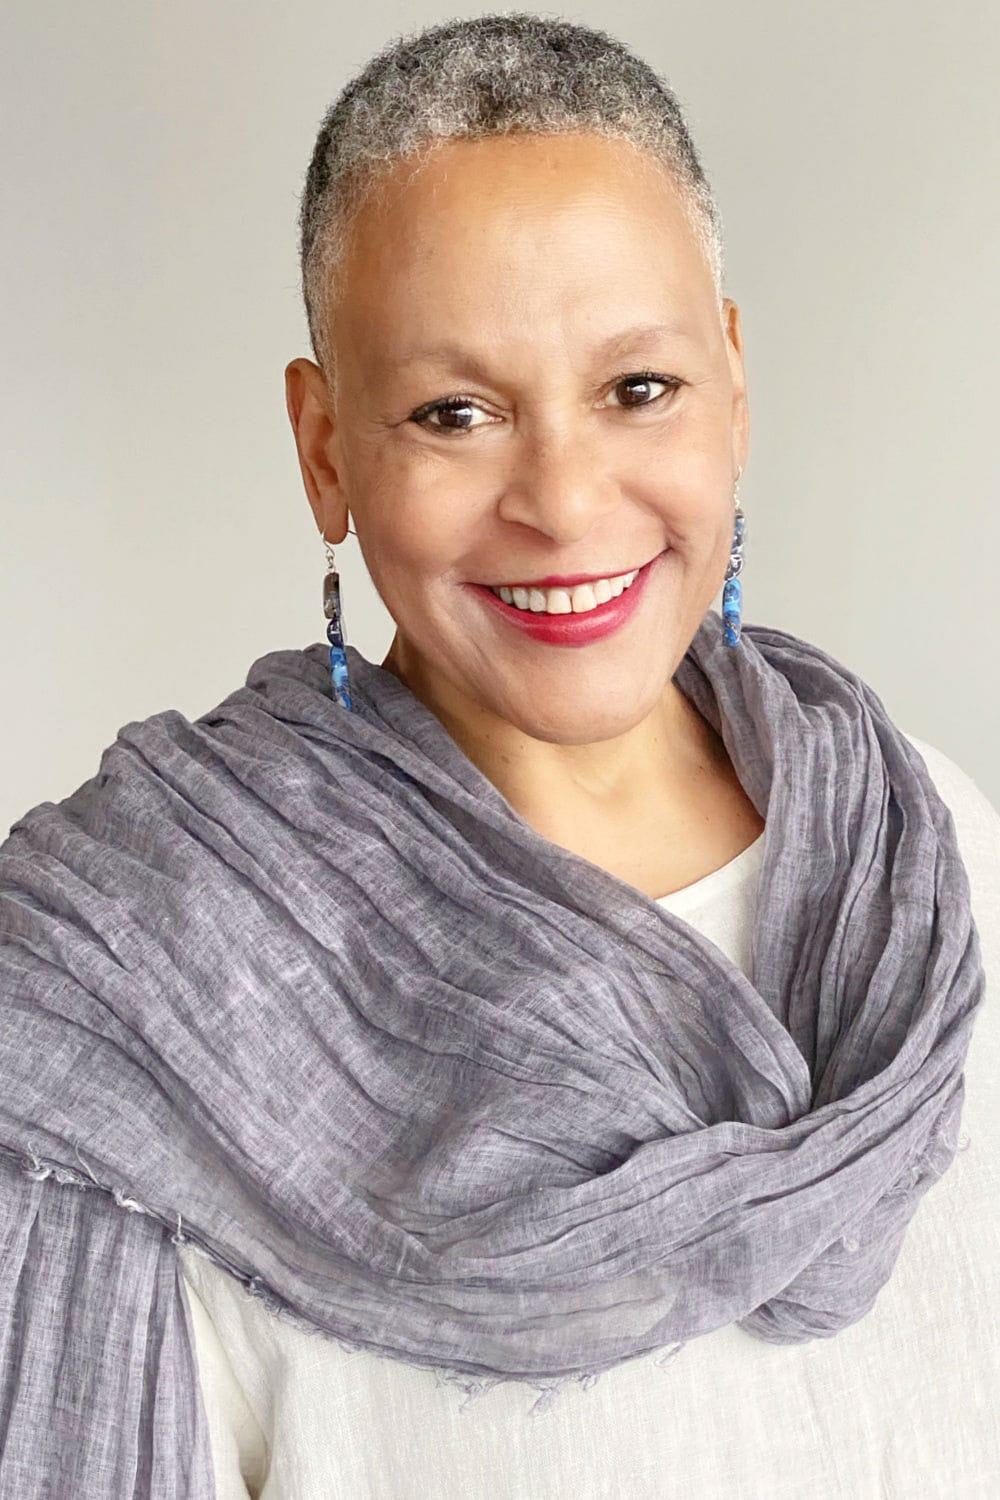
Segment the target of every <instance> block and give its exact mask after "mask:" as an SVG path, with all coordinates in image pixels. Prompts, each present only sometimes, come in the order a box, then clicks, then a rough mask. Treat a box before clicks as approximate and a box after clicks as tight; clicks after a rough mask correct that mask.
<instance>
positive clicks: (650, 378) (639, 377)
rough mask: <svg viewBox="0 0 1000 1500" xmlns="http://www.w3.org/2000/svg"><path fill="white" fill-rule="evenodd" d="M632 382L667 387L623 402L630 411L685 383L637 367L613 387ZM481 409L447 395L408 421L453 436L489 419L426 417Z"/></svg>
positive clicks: (464, 398)
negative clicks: (435, 419) (437, 419)
mask: <svg viewBox="0 0 1000 1500" xmlns="http://www.w3.org/2000/svg"><path fill="white" fill-rule="evenodd" d="M634 384H640V385H645V386H648V385H662V386H665V387H666V390H665V391H664V392H663V393H662V394H661V395H659V396H653V397H652V399H651V400H649V401H628V402H625V403H624V407H623V409H624V410H625V411H629V410H632V409H634V408H637V407H642V406H652V405H653V404H654V402H656V401H662V400H663V396H664V395H666V394H667V392H673V391H675V390H677V389H678V387H679V386H682V385H683V384H684V382H683V381H682V380H678V379H677V377H676V376H675V375H660V374H658V373H657V372H656V371H655V370H638V371H629V372H626V373H625V374H624V375H619V376H618V378H617V380H616V381H615V383H614V386H613V387H612V389H615V388H616V387H617V386H620V385H634ZM482 409H483V408H482V407H481V406H479V405H477V403H476V402H475V401H474V400H473V399H472V397H471V396H461V395H457V396H446V397H444V398H443V399H442V400H440V401H429V402H428V403H427V405H426V406H419V407H418V408H417V410H416V411H415V412H412V413H411V415H410V417H409V419H408V420H409V421H411V422H413V423H415V424H416V426H418V427H429V428H430V430H431V431H432V432H439V433H441V434H442V435H443V436H445V437H453V436H455V435H457V434H461V433H463V432H471V431H472V430H473V428H474V426H475V425H480V426H485V427H489V426H491V425H492V424H491V423H490V422H489V421H487V422H484V423H480V424H474V423H472V422H471V421H468V422H465V421H463V422H458V423H454V424H452V423H448V422H445V423H439V422H431V421H429V420H428V418H430V417H432V416H433V415H434V414H435V413H437V412H441V414H442V415H443V416H451V415H453V414H455V413H457V412H466V411H468V412H473V411H482Z"/></svg>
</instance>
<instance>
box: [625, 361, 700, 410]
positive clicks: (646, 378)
mask: <svg viewBox="0 0 1000 1500" xmlns="http://www.w3.org/2000/svg"><path fill="white" fill-rule="evenodd" d="M683 383H684V382H683V381H681V380H678V379H677V377H676V376H675V375H659V374H657V372H656V371H655V370H637V371H635V372H633V373H626V374H624V375H619V377H618V379H617V380H616V381H615V383H614V385H613V386H612V390H615V389H617V387H618V386H620V385H636V384H638V385H647V386H648V385H664V386H666V387H667V390H668V391H675V390H677V388H678V386H680V385H683ZM665 394H666V392H664V393H663V394H662V395H659V396H654V397H653V398H652V400H650V401H627V402H625V410H626V411H628V410H630V409H632V408H634V407H639V406H652V405H653V403H654V402H656V401H662V400H663V395H665Z"/></svg>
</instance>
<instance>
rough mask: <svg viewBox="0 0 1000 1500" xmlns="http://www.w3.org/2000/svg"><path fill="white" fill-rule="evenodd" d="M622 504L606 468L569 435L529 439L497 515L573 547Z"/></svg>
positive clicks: (571, 434) (614, 482)
mask: <svg viewBox="0 0 1000 1500" xmlns="http://www.w3.org/2000/svg"><path fill="white" fill-rule="evenodd" d="M620 504H621V496H620V494H619V491H618V486H617V483H616V481H615V479H614V478H613V477H612V476H611V475H610V474H609V473H607V472H606V466H605V464H603V463H602V462H601V460H600V458H599V456H598V455H597V454H596V453H595V452H594V450H593V449H592V448H591V447H590V446H589V445H588V444H587V443H586V442H585V441H583V440H581V438H580V436H579V434H578V433H577V432H567V433H565V434H560V435H559V436H552V435H551V434H548V435H546V436H545V437H538V438H535V439H534V440H528V439H526V440H525V443H524V445H523V447H522V449H521V452H520V454H519V457H518V461H517V463H516V465H515V466H514V468H513V469H512V471H511V472H509V474H508V476H507V479H506V482H505V484H504V487H503V492H502V494H501V496H500V500H499V502H498V505H497V514H498V515H499V517H500V519H501V520H503V521H508V522H513V523H515V524H519V525H521V526H530V527H531V528H532V529H533V530H534V531H540V532H543V533H544V534H545V535H546V536H549V537H551V538H552V539H553V541H558V542H571V541H573V540H574V539H576V538H577V537H582V536H585V535H586V534H587V533H588V532H589V531H590V529H591V528H592V527H593V526H595V525H596V524H597V523H598V522H600V520H601V519H602V518H603V517H604V516H606V515H608V514H610V513H611V512H612V511H614V510H616V509H617V508H618V506H619V505H620Z"/></svg>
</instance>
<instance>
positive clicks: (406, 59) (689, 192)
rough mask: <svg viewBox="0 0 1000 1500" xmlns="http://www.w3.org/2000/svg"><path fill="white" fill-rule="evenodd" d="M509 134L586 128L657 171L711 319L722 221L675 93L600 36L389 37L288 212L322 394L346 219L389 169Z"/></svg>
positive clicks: (469, 33)
mask: <svg viewBox="0 0 1000 1500" xmlns="http://www.w3.org/2000/svg"><path fill="white" fill-rule="evenodd" d="M514 131H521V132H528V133H531V134H565V133H569V132H577V131H590V132H594V133H595V134H600V135H603V136H608V137H612V138H614V139H616V140H620V141H624V142H626V143H629V144H631V145H632V146H634V147H635V148H636V149H637V150H638V151H639V152H640V153H646V154H647V155H651V156H653V157H655V158H656V159H657V160H658V161H659V162H660V163H661V164H662V165H663V166H665V167H666V168H667V170H668V171H669V172H670V173H671V179H672V181H673V183H674V185H675V187H676V189H677V192H678V194H679V196H680V199H681V202H682V204H683V206H684V208H685V210H686V211H687V214H688V217H689V220H690V222H691V224H692V227H693V229H694V231H695V233H696V235H697V237H698V240H699V242H700V244H701V247H702V250H703V252H704V254H705V257H706V260H707V262H708V265H709V267H710V269H711V272H712V277H713V280H714V283H715V290H716V297H717V300H718V302H719V306H720V309H721V304H722V283H723V245H722V224H721V218H720V215H719V211H718V208H717V206H716V203H715V199H714V196H713V194H712V191H711V189H710V187H709V185H708V181H707V179H706V177H705V174H704V172H703V170H702V167H701V163H700V161H699V158H698V155H697V152H696V151H695V147H694V144H693V142H692V140H691V137H690V135H689V133H688V129H687V125H686V123H685V121H684V117H683V113H682V111H681V107H680V105H679V103H678V101H677V98H676V96H675V94H674V93H673V92H672V90H671V89H670V88H669V87H668V86H667V84H666V83H665V82H664V80H663V79H661V78H660V77H659V75H658V74H657V73H656V72H654V70H653V69H652V68H651V67H650V66H649V64H648V63H646V62H644V61H642V60H641V59H640V58H638V57H636V56H634V55H633V54H632V53H631V52H630V51H629V50H628V48H627V47H626V46H625V45H624V44H623V43H622V42H620V41H618V40H616V39H615V38H614V37H612V36H610V35H609V34H608V33H607V32H604V31H598V30H595V29H593V28H591V27H587V26H581V25H577V24H575V23H573V22H570V21H565V20H560V19H555V20H549V19H547V18H545V17H542V16H538V15H533V14H529V13H526V12H518V13H513V14H504V15H485V16H476V17H472V18H469V19H467V20H452V21H447V22H444V23H442V24H440V25H436V26H431V27H428V28H426V29H424V30H423V31H420V32H416V33H411V34H408V35H404V36H401V37H397V38H396V39H395V40H394V41H393V42H391V43H390V44H389V45H387V46H386V47H384V48H383V49H382V51H380V52H379V53H377V54H376V55H375V56H374V57H373V58H372V59H371V60H370V61H369V62H368V63H367V64H366V66H365V67H364V68H363V69H362V71H361V72H360V73H359V74H357V75H356V77H354V78H353V79H352V80H351V81H350V82H349V83H348V84H347V85H346V86H345V87H344V89H343V90H342V91H341V93H340V95H339V97H338V98H337V99H336V100H335V101H334V103H333V104H332V105H331V106H330V109H329V110H328V111H327V113H326V115H325V116H324V118H323V121H322V124H321V126H320V130H319V134H318V136H317V138H316V144H315V147H314V148H313V154H312V159H311V161H310V163H309V169H308V172H307V174H306V181H305V188H304V191H303V194H302V200H301V206H300V210H299V232H300V262H301V273H302V295H303V299H304V301H305V307H306V317H307V320H308V323H309V337H310V340H311V342H312V347H313V353H314V354H315V357H316V360H317V363H318V364H319V365H320V367H321V368H322V370H323V372H324V374H325V376H326V380H327V384H328V386H329V388H330V390H331V392H332V391H333V390H335V388H336V370H335V368H334V361H333V351H332V349H331V348H330V347H329V341H328V333H329V315H330V310H331V309H332V308H333V307H334V306H335V303H336V299H337V296H338V293H339V291H340V286H339V280H340V272H341V265H342V260H343V256H344V253H345V249H346V247H347V244H348V241H349V235H350V230H351V226H352V223H353V219H354V215H355V214H356V213H357V211H358V210H359V209H360V208H361V207H362V205H363V204H364V203H366V202H368V201H370V199H371V197H372V196H374V195H377V194H378V192H379V188H380V180H381V179H384V177H385V176H386V174H387V172H388V171H390V170H391V169H392V168H393V167H394V166H395V165H396V164H397V163H399V162H401V161H403V160H412V162H413V163H414V167H415V169H416V168H418V167H419V165H420V164H421V163H422V162H423V161H424V160H425V159H426V158H427V156H428V155H429V154H430V153H431V152H432V151H434V150H435V149H436V148H437V147H438V146H439V145H440V144H441V143H442V142H444V141H448V140H455V139H458V138H460V137H468V138H481V137H483V136H490V135H504V134H508V133H511V132H514Z"/></svg>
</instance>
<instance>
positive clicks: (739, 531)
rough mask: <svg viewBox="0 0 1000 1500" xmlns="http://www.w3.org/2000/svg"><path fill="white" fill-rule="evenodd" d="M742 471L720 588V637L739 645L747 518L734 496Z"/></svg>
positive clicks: (728, 644) (735, 486)
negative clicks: (731, 538)
mask: <svg viewBox="0 0 1000 1500" xmlns="http://www.w3.org/2000/svg"><path fill="white" fill-rule="evenodd" d="M742 473H743V470H742V468H740V469H737V470H736V483H735V485H734V486H733V505H734V506H735V508H736V509H735V524H734V527H733V545H732V550H731V552H730V554H729V566H728V567H727V568H726V581H725V584H724V586H723V589H722V638H723V640H724V641H725V643H726V645H727V646H738V645H739V643H740V630H741V624H742V617H743V581H742V579H741V578H740V574H741V573H742V571H743V541H744V538H745V537H746V534H747V518H746V516H745V515H744V514H743V511H742V509H741V507H740V503H739V501H738V500H737V498H736V492H737V490H738V489H739V487H740V475H741V474H742Z"/></svg>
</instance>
